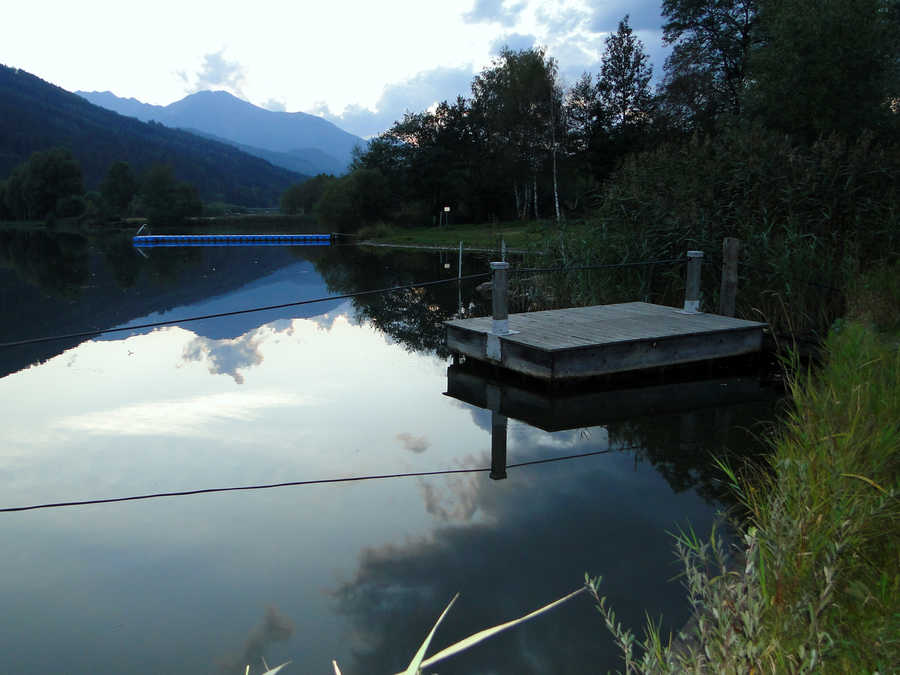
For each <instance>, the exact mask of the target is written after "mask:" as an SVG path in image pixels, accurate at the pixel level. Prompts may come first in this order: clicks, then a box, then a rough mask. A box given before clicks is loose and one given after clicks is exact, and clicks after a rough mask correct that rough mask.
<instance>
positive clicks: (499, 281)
mask: <svg viewBox="0 0 900 675" xmlns="http://www.w3.org/2000/svg"><path fill="white" fill-rule="evenodd" d="M508 269H509V263H508V262H492V263H491V271H492V272H493V289H492V292H491V296H492V298H491V300H492V307H493V312H494V321H493V323H492V325H491V332H492V333H493V334H494V335H507V334H508V333H509V306H508V304H507V297H506V293H507V278H506V276H507V270H508Z"/></svg>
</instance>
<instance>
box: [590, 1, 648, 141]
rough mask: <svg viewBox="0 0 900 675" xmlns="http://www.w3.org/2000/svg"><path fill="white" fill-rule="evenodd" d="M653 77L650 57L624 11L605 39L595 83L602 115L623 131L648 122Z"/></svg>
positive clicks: (613, 126) (609, 122)
mask: <svg viewBox="0 0 900 675" xmlns="http://www.w3.org/2000/svg"><path fill="white" fill-rule="evenodd" d="M652 76H653V68H652V67H651V66H650V57H649V56H648V55H647V52H646V51H645V50H644V43H643V42H641V41H640V40H639V39H638V38H637V36H635V34H634V31H633V30H632V29H631V26H629V25H628V15H627V14H626V15H625V18H624V19H622V20H621V21H620V22H619V28H618V30H617V31H616V32H615V33H613V34H612V35H610V36H609V37H607V38H606V51H605V52H604V53H603V60H602V64H601V66H600V80H599V81H598V83H597V93H598V95H599V99H600V105H601V106H602V109H603V110H604V112H605V116H604V117H605V118H606V121H607V123H608V124H609V125H610V126H611V127H612V128H613V129H620V130H624V129H628V128H633V127H639V126H643V125H645V124H647V123H648V122H649V120H650V117H651V115H652V112H653V94H652V93H651V92H650V78H651V77H652Z"/></svg>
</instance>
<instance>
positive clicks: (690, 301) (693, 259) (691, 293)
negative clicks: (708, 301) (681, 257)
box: [684, 251, 703, 314]
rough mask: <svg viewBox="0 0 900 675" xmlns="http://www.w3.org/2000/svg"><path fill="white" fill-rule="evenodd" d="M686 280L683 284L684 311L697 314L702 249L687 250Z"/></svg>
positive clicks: (698, 309) (698, 308)
mask: <svg viewBox="0 0 900 675" xmlns="http://www.w3.org/2000/svg"><path fill="white" fill-rule="evenodd" d="M687 256H688V266H687V280H686V281H685V285H684V311H685V312H686V313H688V314H697V313H698V312H699V311H700V265H701V263H702V262H703V251H688V252H687Z"/></svg>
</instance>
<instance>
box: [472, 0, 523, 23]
mask: <svg viewBox="0 0 900 675" xmlns="http://www.w3.org/2000/svg"><path fill="white" fill-rule="evenodd" d="M526 4H527V3H526V2H515V3H512V4H510V5H508V6H507V5H505V3H504V2H503V0H475V5H474V6H473V7H472V9H471V10H470V11H468V12H466V13H465V14H463V17H462V18H463V21H465V22H466V23H499V24H502V25H504V26H514V25H515V24H516V21H518V20H519V15H520V14H521V13H522V10H524V9H525V6H526Z"/></svg>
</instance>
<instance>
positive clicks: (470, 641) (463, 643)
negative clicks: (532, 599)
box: [404, 587, 585, 675]
mask: <svg viewBox="0 0 900 675" xmlns="http://www.w3.org/2000/svg"><path fill="white" fill-rule="evenodd" d="M584 590H585V589H584V587H582V588H579V589H578V590H577V591H573V592H572V593H569V594H568V595H567V596H565V597H562V598H560V599H559V600H554V601H553V602H551V603H550V604H549V605H544V606H543V607H541V608H540V609H536V610H534V611H533V612H530V613H529V614H526V615H525V616H520V617H519V618H518V619H513V620H512V621H507V622H506V623H501V624H499V625H497V626H493V627H491V628H485V629H484V630H482V631H479V632H477V633H474V634H472V635H470V636H469V637H467V638H465V639H463V640H460V641H459V642H457V643H455V644H452V645H450V646H449V647H447V648H446V649H443V650H441V651H439V652H438V653H437V654H435V655H434V656H431V657H429V658H427V659H425V660H424V661H422V662H421V664H420V666H419V667H420V668H427V667H428V666H432V665H434V664H435V663H438V662H439V661H443V660H444V659H446V658H448V657H450V656H453V655H454V654H458V653H459V652H461V651H464V650H466V649H468V648H469V647H472V646H474V645H477V644H478V643H479V642H482V641H483V640H487V639H488V638H489V637H492V636H494V635H496V634H497V633H500V632H502V631H505V630H506V629H507V628H512V627H513V626H517V625H519V624H520V623H524V622H525V621H528V620H529V619H533V618H534V617H536V616H539V615H541V614H543V613H544V612H549V611H550V610H551V609H553V608H554V607H556V606H557V605H561V604H562V603H564V602H565V601H566V600H569V599H571V598H574V597H575V596H576V595H578V594H579V593H581V592H582V591H584ZM454 600H455V598H454ZM451 604H452V603H451ZM447 609H449V607H448V608H447ZM444 613H445V614H446V610H445V612H444ZM441 618H443V614H442V615H441ZM435 627H437V626H435ZM429 637H430V636H429ZM409 672H410V671H408V670H407V673H409ZM404 675H406V674H404Z"/></svg>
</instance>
